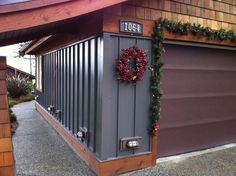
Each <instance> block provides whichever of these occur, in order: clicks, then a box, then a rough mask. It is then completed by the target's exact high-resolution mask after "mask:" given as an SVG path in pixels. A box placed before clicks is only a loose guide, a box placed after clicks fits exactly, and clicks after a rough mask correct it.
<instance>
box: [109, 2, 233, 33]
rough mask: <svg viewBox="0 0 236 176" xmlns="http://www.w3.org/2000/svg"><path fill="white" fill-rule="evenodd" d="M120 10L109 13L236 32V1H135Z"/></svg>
mask: <svg viewBox="0 0 236 176" xmlns="http://www.w3.org/2000/svg"><path fill="white" fill-rule="evenodd" d="M118 6H119V8H117V7H118ZM118 6H116V7H114V8H113V10H109V12H110V13H113V14H114V9H116V10H115V11H116V12H115V13H116V14H117V15H121V16H124V17H129V18H137V19H144V20H157V19H158V18H160V17H162V18H167V19H170V20H174V21H182V22H191V23H197V24H201V25H203V26H208V27H211V28H213V29H219V28H224V29H227V30H230V29H232V30H234V31H236V1H235V0H225V1H213V0H171V1H170V0H158V1H157V0H145V1H144V0H132V1H128V2H126V3H123V4H122V5H118ZM120 11H121V12H120Z"/></svg>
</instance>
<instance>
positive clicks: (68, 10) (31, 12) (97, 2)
mask: <svg viewBox="0 0 236 176" xmlns="http://www.w3.org/2000/svg"><path fill="white" fill-rule="evenodd" d="M125 1H127V0H52V1H51V0H50V1H43V0H34V1H26V2H22V3H16V4H9V5H3V6H0V11H1V13H0V22H1V25H0V41H1V42H0V46H4V45H9V44H14V43H18V42H23V41H27V40H33V39H35V38H41V37H43V36H48V35H51V34H53V33H55V30H56V29H57V30H58V25H59V24H60V23H61V22H65V21H67V20H69V19H73V18H76V17H79V16H82V15H84V14H88V13H91V12H94V11H97V10H100V9H103V8H106V7H109V6H112V5H115V4H119V3H122V2H125Z"/></svg>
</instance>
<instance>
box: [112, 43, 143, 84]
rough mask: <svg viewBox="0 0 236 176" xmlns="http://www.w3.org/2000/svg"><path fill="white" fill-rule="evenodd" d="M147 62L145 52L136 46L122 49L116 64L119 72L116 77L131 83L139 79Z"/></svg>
mask: <svg viewBox="0 0 236 176" xmlns="http://www.w3.org/2000/svg"><path fill="white" fill-rule="evenodd" d="M147 63H148V59H147V54H146V53H145V52H144V51H143V50H142V49H140V48H138V47H136V46H133V47H130V48H127V49H122V54H121V57H120V59H119V60H118V61H117V65H116V68H117V70H118V72H119V77H118V79H120V80H122V81H128V82H131V83H134V82H137V81H139V80H141V79H142V77H143V76H144V73H145V71H146V67H147Z"/></svg>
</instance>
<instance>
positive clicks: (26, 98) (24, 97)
mask: <svg viewBox="0 0 236 176" xmlns="http://www.w3.org/2000/svg"><path fill="white" fill-rule="evenodd" d="M34 97H35V96H34V95H33V94H32V93H29V94H27V95H25V96H22V97H20V101H21V102H26V101H32V100H34Z"/></svg>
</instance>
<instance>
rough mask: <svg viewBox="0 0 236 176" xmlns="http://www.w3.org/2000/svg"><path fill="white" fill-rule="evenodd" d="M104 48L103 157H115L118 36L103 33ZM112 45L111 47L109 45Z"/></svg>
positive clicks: (117, 147) (116, 153)
mask: <svg viewBox="0 0 236 176" xmlns="http://www.w3.org/2000/svg"><path fill="white" fill-rule="evenodd" d="M104 41H105V43H104V48H109V50H107V51H108V52H105V53H104V75H103V80H104V81H103V95H104V96H103V118H104V120H103V121H104V124H103V125H104V128H103V133H102V135H103V137H104V139H103V141H102V143H103V147H102V152H101V155H102V157H103V158H105V159H106V158H109V157H116V156H117V155H118V151H119V145H118V131H117V125H118V115H119V114H118V111H117V108H118V103H119V102H118V91H119V89H118V88H119V87H118V80H117V74H116V70H115V63H116V60H117V58H118V57H119V50H120V49H119V38H118V37H110V35H106V34H104ZM111 46H112V47H111Z"/></svg>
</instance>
